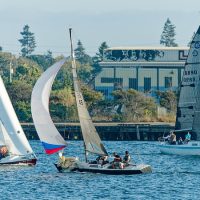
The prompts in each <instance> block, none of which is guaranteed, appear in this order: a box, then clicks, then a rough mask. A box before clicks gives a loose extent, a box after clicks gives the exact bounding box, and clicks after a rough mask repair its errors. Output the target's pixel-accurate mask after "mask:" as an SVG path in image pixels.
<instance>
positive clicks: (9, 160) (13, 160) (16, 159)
mask: <svg viewBox="0 0 200 200" xmlns="http://www.w3.org/2000/svg"><path fill="white" fill-rule="evenodd" d="M36 162H37V159H36V158H26V157H22V156H7V157H5V158H2V159H1V160H0V166H2V165H22V166H24V165H26V166H34V165H36Z"/></svg>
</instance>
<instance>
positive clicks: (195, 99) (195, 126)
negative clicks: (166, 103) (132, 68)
mask: <svg viewBox="0 0 200 200" xmlns="http://www.w3.org/2000/svg"><path fill="white" fill-rule="evenodd" d="M180 88H181V89H180V96H179V102H178V106H177V114H176V125H175V131H174V133H175V134H176V135H178V136H180V137H182V138H183V137H185V135H186V133H187V132H190V133H192V135H193V137H194V136H195V137H196V138H197V140H199V139H200V27H199V29H198V30H197V32H196V34H195V36H194V38H193V40H192V42H191V46H190V50H189V53H188V57H187V61H186V63H185V70H184V73H183V77H182V83H181V87H180ZM159 148H160V151H161V153H165V154H176V155H200V142H198V141H189V142H188V143H185V144H181V145H170V144H169V143H168V142H167V141H164V142H161V143H160V145H159Z"/></svg>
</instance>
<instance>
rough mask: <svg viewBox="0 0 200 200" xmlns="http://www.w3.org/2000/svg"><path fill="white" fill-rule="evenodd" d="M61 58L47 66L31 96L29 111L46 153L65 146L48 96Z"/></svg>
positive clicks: (63, 60)
mask: <svg viewBox="0 0 200 200" xmlns="http://www.w3.org/2000/svg"><path fill="white" fill-rule="evenodd" d="M65 61H66V59H62V60H60V61H58V62H56V63H55V64H54V65H52V66H51V67H50V68H48V69H47V70H46V71H45V72H44V73H43V74H42V76H41V77H40V78H39V79H38V81H37V82H36V84H35V86H34V88H33V91H32V96H31V112H32V117H33V122H34V125H35V128H36V131H37V133H38V136H39V138H40V140H41V142H42V144H43V146H44V149H45V151H46V153H47V154H52V153H55V152H57V151H59V150H61V149H63V148H64V147H65V146H66V142H65V140H64V139H63V138H62V136H61V135H60V133H59V132H58V130H57V129H56V127H55V125H54V123H53V121H52V119H51V116H50V113H49V97H50V92H51V87H52V84H53V81H54V79H55V77H56V74H57V73H58V71H59V70H60V68H61V67H62V65H63V64H64V63H65Z"/></svg>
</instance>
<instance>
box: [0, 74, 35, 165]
mask: <svg viewBox="0 0 200 200" xmlns="http://www.w3.org/2000/svg"><path fill="white" fill-rule="evenodd" d="M36 161H37V159H36V156H35V154H34V152H33V150H32V148H31V146H30V144H29V142H28V140H27V138H26V136H25V134H24V132H23V130H22V127H21V125H20V123H19V120H18V118H17V116H16V113H15V111H14V108H13V106H12V103H11V101H10V98H9V96H8V93H7V91H6V88H5V86H4V83H3V80H2V78H1V77H0V165H11V164H12V165H13V164H15V165H35V164H36Z"/></svg>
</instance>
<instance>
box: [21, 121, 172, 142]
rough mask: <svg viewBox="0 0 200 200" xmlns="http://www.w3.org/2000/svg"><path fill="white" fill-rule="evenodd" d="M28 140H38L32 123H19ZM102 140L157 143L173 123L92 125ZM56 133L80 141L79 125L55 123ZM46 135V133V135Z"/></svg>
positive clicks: (170, 128)
mask: <svg viewBox="0 0 200 200" xmlns="http://www.w3.org/2000/svg"><path fill="white" fill-rule="evenodd" d="M21 125H22V128H23V130H24V132H25V134H26V136H27V138H28V139H29V140H38V139H39V138H38V135H37V133H36V130H35V127H34V124H33V123H21ZM94 125H95V127H96V129H97V131H98V133H99V136H100V138H101V139H102V140H110V141H115V140H126V141H133V140H141V141H157V140H158V138H159V137H162V136H163V135H166V134H167V133H169V131H170V130H173V129H174V123H162V122H153V123H104V122H103V123H102V122H101V123H94ZM55 126H56V127H57V129H58V131H59V132H60V133H61V135H62V136H63V138H64V139H66V140H82V134H81V129H80V124H79V123H55ZM47 134H48V133H47Z"/></svg>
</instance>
